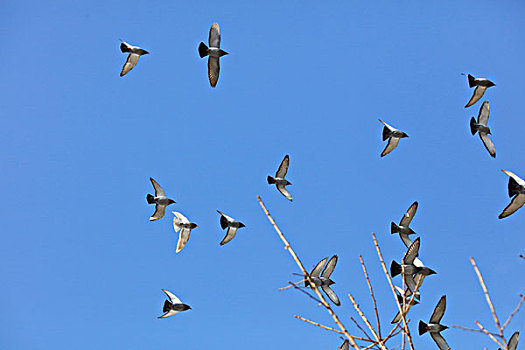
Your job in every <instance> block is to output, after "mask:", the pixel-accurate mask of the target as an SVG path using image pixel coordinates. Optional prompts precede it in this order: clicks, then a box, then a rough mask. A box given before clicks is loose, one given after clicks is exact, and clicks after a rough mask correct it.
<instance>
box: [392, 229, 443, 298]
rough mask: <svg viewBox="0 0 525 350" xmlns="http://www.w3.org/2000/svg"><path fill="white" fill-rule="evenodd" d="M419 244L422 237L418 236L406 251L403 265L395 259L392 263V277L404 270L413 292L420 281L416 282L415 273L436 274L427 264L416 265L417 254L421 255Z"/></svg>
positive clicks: (417, 274) (406, 280)
mask: <svg viewBox="0 0 525 350" xmlns="http://www.w3.org/2000/svg"><path fill="white" fill-rule="evenodd" d="M419 246H420V237H418V238H416V240H415V241H414V242H413V243H412V244H411V245H410V247H408V250H407V252H406V253H405V257H404V258H403V261H402V264H403V265H400V264H399V263H397V262H396V261H395V260H392V264H391V265H390V274H391V275H392V277H395V276H397V275H399V274H400V273H402V272H403V271H404V277H405V283H406V285H407V287H408V288H409V290H410V292H411V293H416V292H417V289H418V287H417V284H418V282H419V280H418V282H416V280H415V279H414V275H416V276H419V275H421V276H429V275H434V274H436V272H435V271H434V270H432V269H430V268H428V267H426V266H416V265H415V264H414V260H416V258H417V256H418V255H419ZM418 278H420V277H418ZM421 283H423V282H422V281H421V282H420V283H419V284H421ZM407 295H408V294H407Z"/></svg>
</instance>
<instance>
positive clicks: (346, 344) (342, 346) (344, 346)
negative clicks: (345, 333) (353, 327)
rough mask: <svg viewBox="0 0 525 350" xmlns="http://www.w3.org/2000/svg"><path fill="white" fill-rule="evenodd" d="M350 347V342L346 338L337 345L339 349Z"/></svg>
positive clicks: (347, 349) (345, 349)
mask: <svg viewBox="0 0 525 350" xmlns="http://www.w3.org/2000/svg"><path fill="white" fill-rule="evenodd" d="M349 349H350V343H349V341H348V339H345V341H344V342H343V344H342V345H341V346H340V347H339V350H349Z"/></svg>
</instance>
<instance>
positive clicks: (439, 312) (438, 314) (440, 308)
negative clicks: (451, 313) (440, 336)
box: [429, 295, 447, 323]
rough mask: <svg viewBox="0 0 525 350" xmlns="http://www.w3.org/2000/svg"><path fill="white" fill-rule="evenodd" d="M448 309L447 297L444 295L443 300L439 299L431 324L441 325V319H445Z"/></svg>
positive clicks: (431, 317)
mask: <svg viewBox="0 0 525 350" xmlns="http://www.w3.org/2000/svg"><path fill="white" fill-rule="evenodd" d="M446 308H447V296H446V295H443V296H442V297H441V299H439V301H438V303H437V305H436V308H435V309H434V312H433V313H432V316H430V321H429V322H430V323H439V321H441V319H442V318H443V315H444V314H445V309H446Z"/></svg>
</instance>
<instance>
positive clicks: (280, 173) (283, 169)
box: [275, 155, 290, 179]
mask: <svg viewBox="0 0 525 350" xmlns="http://www.w3.org/2000/svg"><path fill="white" fill-rule="evenodd" d="M289 165H290V157H289V156H288V155H285V156H284V158H283V161H282V162H281V164H280V165H279V169H277V172H276V173H275V177H279V178H281V179H284V177H285V176H286V173H287V172H288V166H289Z"/></svg>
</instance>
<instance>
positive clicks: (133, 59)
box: [120, 53, 140, 77]
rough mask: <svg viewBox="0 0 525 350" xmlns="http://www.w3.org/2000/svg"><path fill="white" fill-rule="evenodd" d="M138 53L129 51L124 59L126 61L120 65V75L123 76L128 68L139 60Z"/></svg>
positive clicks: (130, 68)
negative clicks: (122, 65)
mask: <svg viewBox="0 0 525 350" xmlns="http://www.w3.org/2000/svg"><path fill="white" fill-rule="evenodd" d="M139 57H140V55H137V54H136V53H130V54H129V55H128V59H127V60H126V63H124V67H122V71H121V72H120V76H121V77H123V76H124V75H126V74H127V73H128V72H129V71H130V70H132V69H133V67H135V65H136V64H137V62H138V61H139Z"/></svg>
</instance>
